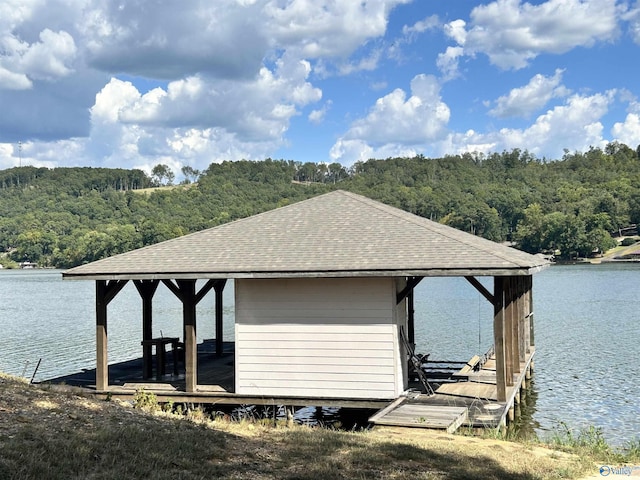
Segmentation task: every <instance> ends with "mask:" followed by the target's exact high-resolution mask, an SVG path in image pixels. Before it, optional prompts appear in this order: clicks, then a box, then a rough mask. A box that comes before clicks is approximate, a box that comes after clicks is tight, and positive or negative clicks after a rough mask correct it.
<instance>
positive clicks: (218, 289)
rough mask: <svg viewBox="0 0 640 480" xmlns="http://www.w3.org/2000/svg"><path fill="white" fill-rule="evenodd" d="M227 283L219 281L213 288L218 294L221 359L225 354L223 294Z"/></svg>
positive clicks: (217, 352)
mask: <svg viewBox="0 0 640 480" xmlns="http://www.w3.org/2000/svg"><path fill="white" fill-rule="evenodd" d="M226 283H227V281H226V280H218V281H216V283H215V284H214V286H213V288H214V289H215V292H216V355H217V356H219V357H221V356H222V354H223V353H224V333H223V332H224V328H223V327H224V318H223V304H222V293H223V292H224V286H225V285H226Z"/></svg>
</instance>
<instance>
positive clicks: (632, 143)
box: [611, 99, 640, 148]
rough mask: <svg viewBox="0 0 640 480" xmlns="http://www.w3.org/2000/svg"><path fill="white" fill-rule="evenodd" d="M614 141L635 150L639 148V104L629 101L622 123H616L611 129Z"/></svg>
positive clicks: (635, 101)
mask: <svg viewBox="0 0 640 480" xmlns="http://www.w3.org/2000/svg"><path fill="white" fill-rule="evenodd" d="M611 133H612V134H613V136H614V138H615V140H617V141H618V142H621V143H624V144H625V145H627V146H629V147H631V148H635V147H637V146H640V102H638V101H637V100H635V99H634V100H631V103H630V105H629V113H627V116H626V118H625V119H624V122H616V123H614V124H613V127H612V128H611Z"/></svg>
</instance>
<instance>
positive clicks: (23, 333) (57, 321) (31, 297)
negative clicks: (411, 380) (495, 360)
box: [0, 264, 640, 444]
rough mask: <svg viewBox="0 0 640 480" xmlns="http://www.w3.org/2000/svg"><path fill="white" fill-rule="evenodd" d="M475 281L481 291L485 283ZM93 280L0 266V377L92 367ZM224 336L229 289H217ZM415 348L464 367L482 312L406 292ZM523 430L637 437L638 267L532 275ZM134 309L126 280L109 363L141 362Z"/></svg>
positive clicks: (435, 291) (208, 303) (463, 296)
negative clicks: (528, 421)
mask: <svg viewBox="0 0 640 480" xmlns="http://www.w3.org/2000/svg"><path fill="white" fill-rule="evenodd" d="M486 280H487V281H488V282H487V283H485V282H484V280H483V283H485V285H486V286H487V288H489V290H492V283H491V281H490V280H491V279H486ZM94 290H95V283H94V282H92V281H62V279H61V275H60V272H59V271H51V270H19V271H18V270H0V370H2V371H4V372H7V373H11V374H14V375H23V376H26V377H27V378H30V377H31V376H32V374H33V372H34V369H35V367H36V364H37V363H38V360H39V359H42V362H41V365H40V367H39V369H38V371H37V375H36V380H43V379H47V378H52V377H55V376H59V375H64V374H69V373H74V372H77V371H79V370H81V369H83V368H94V367H95V306H94V298H95V293H94ZM224 296H225V299H224V303H225V309H224V315H225V340H231V339H233V286H232V284H229V285H228V286H227V288H226V289H225V295H224ZM415 296H416V343H417V348H416V350H417V351H418V352H421V353H430V355H431V358H433V359H438V360H465V361H466V360H468V359H469V358H470V357H471V356H473V355H475V354H477V353H484V352H485V351H486V350H487V348H489V346H490V345H491V344H492V343H493V339H492V315H493V312H492V308H491V306H490V305H489V304H488V302H487V301H486V300H485V299H484V297H482V296H481V295H480V294H479V293H478V292H477V291H476V290H475V289H474V288H473V287H472V286H471V285H470V284H469V283H467V281H466V280H464V279H463V278H431V279H425V280H423V281H422V283H420V285H419V286H418V287H417V288H416V295H415ZM534 314H535V338H536V374H535V384H534V388H535V395H532V397H537V400H536V403H535V405H534V411H533V420H532V422H533V426H534V427H536V428H537V431H538V432H539V433H541V434H542V435H544V433H545V431H548V430H551V429H553V428H554V427H555V426H556V425H557V423H558V422H559V421H563V422H566V423H567V424H569V425H570V426H572V427H582V426H588V425H594V426H597V427H601V428H602V429H603V431H604V433H605V436H606V437H607V438H608V439H609V440H610V441H612V442H614V443H619V444H621V443H623V442H624V441H625V440H630V439H633V438H637V437H639V436H640V415H639V414H640V408H639V407H638V404H637V402H638V397H639V396H640V374H639V373H640V367H639V366H638V359H639V358H640V355H639V354H640V319H639V318H638V317H639V316H640V264H616V265H610V264H607V265H575V266H554V267H552V268H549V269H547V270H545V271H543V272H541V273H539V274H537V275H535V276H534ZM140 319H141V303H140V298H139V296H138V294H137V291H136V290H135V288H134V287H133V285H131V284H128V285H127V286H126V287H125V289H124V290H123V292H122V293H121V294H120V295H118V296H117V297H116V299H115V300H114V301H113V302H112V303H111V304H110V305H109V362H110V363H111V362H117V361H122V360H128V359H132V358H135V357H138V356H140V353H141V352H140V348H141V347H140V338H141V336H142V332H141V328H142V327H141V320H140ZM181 319H182V310H181V305H180V303H179V302H178V300H177V299H175V297H174V296H173V295H172V294H169V293H168V290H167V289H166V287H164V286H160V287H159V289H158V292H157V293H156V297H155V300H154V335H155V336H159V335H160V334H161V333H162V334H163V335H165V336H180V335H181V330H182V320H181ZM213 319H214V299H213V292H211V293H209V294H208V295H207V297H205V299H204V300H203V301H202V302H201V303H200V305H199V306H198V337H199V338H200V339H202V338H213V337H214V336H215V335H214V320H213Z"/></svg>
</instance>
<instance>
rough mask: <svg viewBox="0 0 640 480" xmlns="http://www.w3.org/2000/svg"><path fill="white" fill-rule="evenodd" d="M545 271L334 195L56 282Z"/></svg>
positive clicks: (525, 258)
mask: <svg viewBox="0 0 640 480" xmlns="http://www.w3.org/2000/svg"><path fill="white" fill-rule="evenodd" d="M547 264H548V263H547V261H546V260H545V259H543V258H541V257H540V256H534V255H529V254H527V253H524V252H521V251H519V250H516V249H514V248H511V247H507V246H504V245H501V244H498V243H495V242H491V241H489V240H486V239H483V238H480V237H476V236H474V235H471V234H469V233H466V232H462V231H460V230H456V229H454V228H451V227H448V226H446V225H442V224H439V223H436V222H433V221H430V220H427V219H425V218H422V217H419V216H416V215H413V214H411V213H408V212H405V211H403V210H400V209H397V208H394V207H390V206H388V205H385V204H382V203H380V202H376V201H374V200H371V199H369V198H366V197H363V196H360V195H356V194H353V193H349V192H345V191H340V190H338V191H334V192H331V193H327V194H324V195H320V196H317V197H314V198H311V199H309V200H305V201H302V202H299V203H295V204H292V205H288V206H286V207H281V208H277V209H275V210H271V211H268V212H265V213H262V214H259V215H255V216H252V217H248V218H245V219H242V220H237V221H235V222H230V223H227V224H224V225H220V226H218V227H214V228H210V229H207V230H203V231H200V232H196V233H193V234H190V235H185V236H183V237H179V238H175V239H172V240H168V241H166V242H162V243H158V244H156V245H151V246H148V247H144V248H141V249H138V250H133V251H131V252H127V253H124V254H121V255H116V256H113V257H109V258H106V259H103V260H99V261H97V262H93V263H90V264H87V265H82V266H79V267H76V268H73V269H71V270H68V271H66V272H65V273H64V277H65V278H95V279H99V278H104V279H108V278H239V277H247V276H251V277H274V276H280V277H282V276H288V277H303V276H305V277H307V276H382V275H384V276H393V275H398V276H405V275H425V276H429V275H522V274H528V273H533V272H534V271H536V270H538V269H540V268H543V267H544V266H546V265H547Z"/></svg>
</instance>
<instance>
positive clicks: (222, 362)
mask: <svg viewBox="0 0 640 480" xmlns="http://www.w3.org/2000/svg"><path fill="white" fill-rule="evenodd" d="M534 354H535V349H532V350H531V352H530V353H529V354H528V355H527V357H526V361H525V362H521V364H520V373H519V374H517V375H514V382H513V386H510V387H507V400H506V402H498V401H497V387H496V374H495V360H493V359H492V358H489V359H488V360H487V361H486V362H485V363H484V364H483V365H482V367H481V368H480V369H479V370H477V371H475V370H473V369H472V368H463V369H461V370H460V371H459V372H457V373H455V374H453V375H452V376H451V380H452V381H451V382H447V383H442V384H441V385H440V386H439V387H438V388H437V389H436V391H435V394H434V395H425V394H423V393H421V392H419V391H409V392H407V394H406V395H405V396H402V397H400V398H398V399H397V400H395V401H394V402H392V403H389V401H388V400H375V399H373V400H349V399H335V398H326V399H318V398H291V397H287V398H266V397H257V396H246V395H243V396H240V395H236V394H235V392H234V344H233V342H226V343H225V344H224V351H223V355H221V356H218V355H216V354H215V349H214V348H213V346H212V344H211V341H204V342H203V343H201V344H199V345H198V389H197V391H196V392H189V393H188V392H186V391H185V375H184V373H181V374H179V375H174V374H173V373H167V374H165V375H163V376H162V378H160V379H158V380H156V377H155V376H154V377H153V379H147V380H145V379H143V377H142V372H143V363H142V359H141V358H139V359H135V360H130V361H127V362H122V363H118V364H112V365H110V366H109V388H108V390H106V391H96V386H95V370H84V371H82V372H79V373H77V374H73V375H67V376H64V377H58V378H54V379H50V380H48V382H50V383H54V384H55V383H64V384H66V385H70V386H76V387H82V388H86V389H89V390H92V391H93V392H94V393H96V394H97V395H99V396H109V397H111V398H120V399H125V400H126V399H133V397H134V395H135V394H136V392H137V391H139V390H141V389H144V390H145V391H147V392H151V393H153V394H154V395H156V397H157V399H158V401H160V402H168V401H173V402H184V403H202V404H226V405H242V404H255V405H274V404H276V405H285V406H308V405H322V406H325V407H347V408H367V409H378V412H377V413H376V414H374V415H373V416H371V417H370V418H369V422H370V423H371V424H373V425H385V426H401V427H412V428H432V429H442V430H446V431H448V432H454V431H455V430H457V429H458V428H460V427H468V428H474V429H475V428H500V427H502V426H504V425H506V423H507V420H513V415H514V407H515V405H516V404H517V403H519V401H520V392H521V390H522V389H523V388H525V387H526V384H527V381H528V378H529V376H530V373H531V370H532V364H533V357H534ZM172 355H173V352H168V354H167V359H166V361H167V362H168V363H169V364H170V363H172V362H173V357H172ZM169 370H170V369H169Z"/></svg>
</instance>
